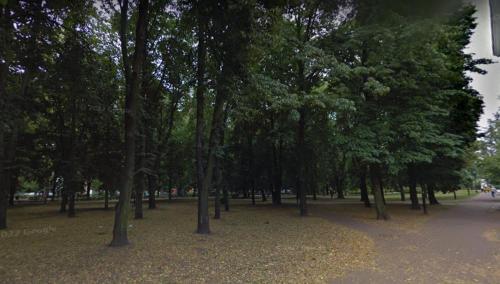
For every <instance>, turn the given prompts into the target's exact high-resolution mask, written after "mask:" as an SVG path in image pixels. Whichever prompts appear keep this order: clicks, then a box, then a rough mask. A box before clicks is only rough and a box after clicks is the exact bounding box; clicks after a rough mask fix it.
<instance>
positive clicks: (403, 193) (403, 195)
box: [398, 184, 406, 201]
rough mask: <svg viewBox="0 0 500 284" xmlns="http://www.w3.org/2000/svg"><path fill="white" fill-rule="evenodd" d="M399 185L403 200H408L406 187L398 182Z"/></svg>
mask: <svg viewBox="0 0 500 284" xmlns="http://www.w3.org/2000/svg"><path fill="white" fill-rule="evenodd" d="M398 187H399V193H400V194H401V201H406V197H405V188H404V187H403V185H402V184H398Z"/></svg>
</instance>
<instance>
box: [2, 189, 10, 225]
mask: <svg viewBox="0 0 500 284" xmlns="http://www.w3.org/2000/svg"><path fill="white" fill-rule="evenodd" d="M8 206H9V205H8V198H7V192H6V191H5V190H3V189H2V190H0V230H3V229H6V228H7V207H8Z"/></svg>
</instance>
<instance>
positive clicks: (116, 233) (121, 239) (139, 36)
mask: <svg viewBox="0 0 500 284" xmlns="http://www.w3.org/2000/svg"><path fill="white" fill-rule="evenodd" d="M148 6H149V1H148V0H140V1H139V6H138V18H137V25H136V33H135V34H136V40H135V42H136V44H135V54H134V60H133V61H134V62H133V66H132V70H131V71H132V72H131V73H130V74H128V72H125V73H126V78H128V80H126V85H127V88H126V90H127V92H126V97H125V153H124V154H125V166H124V169H123V173H122V186H121V187H120V197H119V200H118V204H117V205H116V208H115V209H116V210H115V222H114V227H113V240H112V241H111V244H110V245H111V246H124V245H127V244H128V243H129V241H128V233H127V230H128V216H129V211H130V195H131V193H132V185H133V178H134V168H135V134H136V132H137V115H138V113H137V107H138V106H137V104H138V102H137V101H138V97H139V93H140V82H141V80H140V76H141V75H142V70H143V63H144V57H145V54H146V52H145V49H146V28H147V25H148V19H147V18H148ZM127 15H128V0H123V2H122V6H121V17H122V23H121V25H120V28H121V32H120V34H121V36H122V40H121V43H122V53H123V56H122V57H123V58H122V60H123V61H124V63H125V64H124V66H125V68H129V67H130V66H129V65H128V63H127V58H128V55H127V51H126V48H125V49H124V48H123V46H125V47H126V46H127V39H126V35H127V32H126V26H127V21H128V20H127V19H128V16H127Z"/></svg>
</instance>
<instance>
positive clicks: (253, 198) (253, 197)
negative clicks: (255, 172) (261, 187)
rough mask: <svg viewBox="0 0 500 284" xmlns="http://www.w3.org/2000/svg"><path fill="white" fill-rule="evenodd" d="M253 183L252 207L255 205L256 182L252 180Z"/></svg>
mask: <svg viewBox="0 0 500 284" xmlns="http://www.w3.org/2000/svg"><path fill="white" fill-rule="evenodd" d="M251 183H252V185H251V186H252V189H251V190H252V191H251V192H252V205H255V181H254V180H253V179H252V181H251Z"/></svg>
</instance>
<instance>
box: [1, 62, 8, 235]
mask: <svg viewBox="0 0 500 284" xmlns="http://www.w3.org/2000/svg"><path fill="white" fill-rule="evenodd" d="M0 63H1V61H0ZM1 80H2V78H0V81H1ZM0 96H3V93H0ZM0 99H2V98H1V97H0ZM4 151H5V150H4V137H3V132H2V129H1V127H0V230H3V229H6V228H7V207H8V201H9V200H8V197H7V190H8V188H7V187H6V184H7V179H8V178H9V177H8V176H7V174H6V171H5V170H4V166H5V165H4V161H5V159H4Z"/></svg>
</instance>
